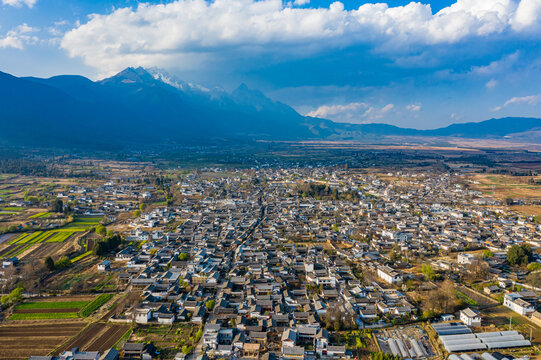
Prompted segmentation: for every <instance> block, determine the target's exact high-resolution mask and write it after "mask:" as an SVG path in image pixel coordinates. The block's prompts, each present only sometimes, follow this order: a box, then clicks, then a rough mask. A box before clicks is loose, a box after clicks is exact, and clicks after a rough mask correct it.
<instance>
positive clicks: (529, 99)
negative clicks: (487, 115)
mask: <svg viewBox="0 0 541 360" xmlns="http://www.w3.org/2000/svg"><path fill="white" fill-rule="evenodd" d="M540 102H541V94H539V95H530V96H522V97H513V98H511V99H509V100H507V101H506V102H505V103H504V104H503V105H502V106H497V107H495V108H494V109H492V110H493V111H500V110H502V109H503V108H506V107H508V106H509V105H518V104H525V105H531V106H535V105H537V104H539V103H540Z"/></svg>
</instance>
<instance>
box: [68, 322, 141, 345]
mask: <svg viewBox="0 0 541 360" xmlns="http://www.w3.org/2000/svg"><path fill="white" fill-rule="evenodd" d="M128 330H130V325H124V324H108V323H101V322H98V323H93V324H91V325H89V326H88V327H86V328H85V329H84V330H83V331H81V332H80V333H79V334H78V335H77V336H76V337H74V338H73V339H71V340H70V341H68V342H67V343H65V344H62V348H61V351H67V350H71V349H72V348H74V347H79V348H80V349H81V350H83V351H100V352H103V351H105V350H107V349H109V348H111V347H113V345H115V344H116V342H117V341H118V340H120V339H121V338H122V336H124V334H126V332H127V331H128Z"/></svg>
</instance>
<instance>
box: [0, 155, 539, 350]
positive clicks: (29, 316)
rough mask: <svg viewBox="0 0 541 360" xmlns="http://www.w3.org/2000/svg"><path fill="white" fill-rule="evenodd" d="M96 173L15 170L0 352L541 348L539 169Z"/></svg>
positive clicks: (1, 186)
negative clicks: (49, 174)
mask: <svg viewBox="0 0 541 360" xmlns="http://www.w3.org/2000/svg"><path fill="white" fill-rule="evenodd" d="M100 166H101V168H100V169H101V170H100V172H101V173H102V175H103V176H100V177H97V178H96V179H90V180H89V179H87V178H84V177H77V178H75V177H71V178H70V177H63V178H58V179H55V180H51V179H50V178H39V177H32V176H20V175H2V177H1V182H0V198H2V201H1V202H0V206H1V211H0V216H2V223H1V225H0V229H1V230H2V232H3V235H1V236H0V257H2V269H1V277H0V281H1V283H0V286H1V292H2V293H3V296H2V299H1V304H2V312H1V313H0V314H1V315H0V316H1V317H2V323H1V325H0V359H25V358H30V359H34V360H44V359H51V360H52V359H96V360H97V359H108V360H109V359H118V358H124V359H135V358H136V359H154V358H160V359H175V360H184V359H185V360H193V359H197V360H206V359H237V358H241V359H265V360H267V359H276V360H278V359H284V360H302V359H306V360H311V359H314V360H315V359H410V358H411V359H452V360H468V359H475V358H482V359H486V360H491V359H497V360H501V359H513V358H514V359H535V358H536V356H539V355H538V354H539V353H540V351H539V347H540V346H541V312H540V311H541V252H540V249H541V225H540V224H541V221H540V216H539V215H536V211H537V212H539V208H540V204H541V186H540V184H541V177H540V176H538V175H536V174H532V175H530V176H511V175H498V174H493V175H487V174H478V173H472V172H461V171H448V170H431V169H429V170H409V169H404V170H400V171H397V170H384V169H375V170H374V169H372V170H366V169H348V168H347V167H344V166H322V167H294V166H290V167H275V166H273V167H257V168H255V167H253V168H247V169H240V168H239V169H224V168H219V167H208V168H202V169H197V170H174V169H173V170H160V169H157V168H151V167H150V165H148V164H136V165H130V164H126V163H112V164H111V163H108V164H101V165H100ZM515 182H516V183H515ZM517 184H518V185H517ZM521 184H522V185H521ZM507 185H509V186H507ZM509 187H511V188H513V189H515V188H518V189H523V190H524V189H525V190H524V191H523V193H521V194H520V195H519V196H514V197H513V196H511V195H509V194H508V193H502V192H501V191H503V190H502V189H508V188H509ZM4 224H5V226H4ZM2 226H3V227H2Z"/></svg>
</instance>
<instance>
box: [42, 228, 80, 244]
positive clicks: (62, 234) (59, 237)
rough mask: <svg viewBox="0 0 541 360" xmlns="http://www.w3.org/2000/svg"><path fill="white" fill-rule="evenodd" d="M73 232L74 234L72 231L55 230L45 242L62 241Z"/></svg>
mask: <svg viewBox="0 0 541 360" xmlns="http://www.w3.org/2000/svg"><path fill="white" fill-rule="evenodd" d="M73 234H75V232H74V231H55V232H54V235H53V236H51V237H50V238H48V239H47V242H48V243H58V242H64V241H66V240H67V239H68V238H69V237H70V236H71V235H73Z"/></svg>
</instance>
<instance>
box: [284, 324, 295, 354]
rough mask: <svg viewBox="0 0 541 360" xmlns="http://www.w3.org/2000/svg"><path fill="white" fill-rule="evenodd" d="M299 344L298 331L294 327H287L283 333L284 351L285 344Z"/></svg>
mask: <svg viewBox="0 0 541 360" xmlns="http://www.w3.org/2000/svg"><path fill="white" fill-rule="evenodd" d="M295 345H297V332H296V331H295V330H292V329H286V330H284V332H283V333H282V352H283V351H284V346H295Z"/></svg>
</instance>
